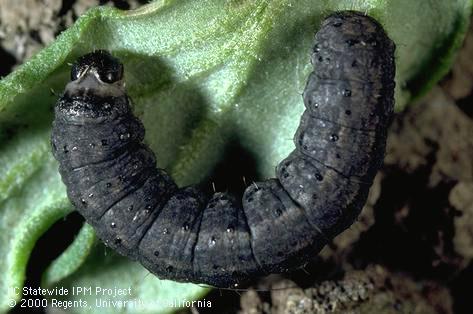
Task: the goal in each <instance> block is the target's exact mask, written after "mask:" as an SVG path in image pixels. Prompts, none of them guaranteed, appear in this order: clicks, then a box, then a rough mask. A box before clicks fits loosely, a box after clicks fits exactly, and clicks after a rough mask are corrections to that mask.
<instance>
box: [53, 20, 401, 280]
mask: <svg viewBox="0 0 473 314" xmlns="http://www.w3.org/2000/svg"><path fill="white" fill-rule="evenodd" d="M312 63H313V65H314V68H315V69H314V72H312V73H311V74H310V76H309V79H308V82H307V85H306V88H305V91H304V95H303V98H304V104H305V107H306V110H305V112H304V114H303V116H302V118H301V122H300V125H299V128H298V130H297V132H296V134H295V136H294V142H295V144H296V148H295V150H294V151H293V152H291V153H290V154H289V156H288V157H287V158H286V159H284V160H283V161H281V163H280V164H279V165H278V166H277V170H276V174H277V178H274V179H268V180H266V181H264V182H257V183H255V184H251V185H250V186H249V187H248V188H247V189H246V190H245V192H244V195H243V200H242V202H241V203H242V206H241V205H239V204H240V202H237V201H236V200H235V199H234V198H233V197H232V196H230V195H228V194H226V193H215V194H214V195H213V196H210V197H207V196H206V195H205V194H204V193H202V192H200V191H199V190H198V189H197V188H195V187H192V186H187V187H178V186H176V184H175V183H174V181H173V180H172V178H171V177H170V176H169V175H168V174H167V173H166V172H165V171H164V170H162V169H157V168H156V166H155V157H154V154H153V152H151V151H150V149H149V148H148V147H147V146H146V145H145V144H143V137H144V129H143V125H142V124H141V122H140V121H139V120H138V119H137V118H136V117H135V116H134V115H133V113H132V110H131V107H130V101H129V98H128V96H127V94H126V91H125V88H124V84H123V66H122V64H121V63H120V61H119V60H117V59H116V58H114V57H113V56H112V55H111V54H109V53H108V52H106V51H103V50H99V51H94V52H92V53H89V54H86V55H84V56H82V57H80V58H79V59H78V60H77V62H76V63H75V64H74V65H73V67H72V72H71V82H70V83H68V84H67V86H66V88H65V91H64V94H63V95H62V97H61V98H60V99H59V100H58V102H57V104H56V107H55V120H54V122H53V130H52V137H51V141H52V148H53V153H54V156H55V158H56V159H57V160H58V161H59V171H60V173H61V175H62V179H63V181H64V183H65V184H66V186H67V193H68V196H69V199H70V200H71V202H72V204H73V205H74V206H75V207H76V208H77V210H78V211H79V212H80V213H81V214H82V215H83V216H84V217H85V218H86V220H87V222H88V223H89V224H91V225H92V226H93V227H94V228H95V230H96V232H97V234H98V236H99V237H100V238H101V239H102V240H103V241H104V242H105V243H106V244H107V245H108V246H110V247H112V248H113V249H115V250H117V251H118V252H119V253H121V254H123V255H126V256H128V257H130V258H131V259H133V260H137V261H140V262H141V263H142V264H143V265H144V266H145V267H146V268H147V269H149V270H150V271H151V272H152V273H154V274H156V275H157V276H158V277H160V278H164V279H172V280H176V281H184V282H195V283H206V284H209V285H213V286H217V287H236V286H238V285H239V284H241V283H242V282H245V281H247V280H248V279H250V278H254V277H255V276H261V275H265V274H269V273H275V272H284V271H287V270H290V269H294V268H297V267H300V266H301V265H303V264H304V263H306V262H307V261H308V259H309V258H310V257H312V256H314V255H315V254H316V253H317V252H318V251H319V250H320V249H322V248H323V247H324V245H325V244H326V243H327V241H330V239H331V238H333V237H334V236H336V235H337V234H339V233H340V232H342V231H343V230H344V229H346V228H348V227H349V226H350V225H351V224H352V223H353V221H354V220H355V219H356V217H357V216H358V214H359V212H360V210H361V208H362V206H363V205H364V203H365V201H366V197H367V194H368V190H369V188H370V186H371V184H372V181H373V178H374V176H375V174H376V172H377V170H378V169H379V167H380V165H381V163H382V160H383V156H384V149H385V143H386V130H387V126H388V124H389V121H390V118H391V115H392V112H393V102H394V100H393V93H394V72H395V68H394V44H393V43H392V42H391V40H390V39H389V38H388V37H387V35H386V33H385V32H384V30H383V29H382V27H381V26H380V24H378V23H377V22H376V21H375V20H373V19H372V18H370V17H368V16H365V15H363V14H361V13H357V12H352V11H347V12H338V13H335V14H333V15H331V16H329V17H328V18H327V19H326V20H325V21H324V22H323V24H322V26H321V28H320V30H319V32H318V33H317V34H316V36H315V45H314V47H313V51H312Z"/></svg>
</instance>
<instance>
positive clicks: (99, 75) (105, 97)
mask: <svg viewBox="0 0 473 314" xmlns="http://www.w3.org/2000/svg"><path fill="white" fill-rule="evenodd" d="M128 104H129V101H128V96H127V95H126V91H125V83H124V77H123V64H122V63H121V62H120V61H119V60H118V59H117V58H115V57H113V56H112V55H111V54H110V53H109V52H108V51H106V50H95V51H94V52H91V53H88V54H86V55H83V56H82V57H80V58H79V59H78V60H77V61H76V62H75V63H74V64H73V66H72V69H71V81H70V82H69V83H68V84H67V85H66V88H65V91H64V95H63V97H61V99H60V100H59V102H58V105H57V106H56V111H57V110H59V111H60V112H61V113H62V114H61V116H62V117H63V118H64V119H65V120H68V121H76V122H87V121H89V122H92V123H101V122H103V121H104V120H113V119H115V118H117V117H119V116H121V115H123V114H124V113H126V112H128V111H129V105H128Z"/></svg>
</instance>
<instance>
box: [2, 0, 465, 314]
mask: <svg viewBox="0 0 473 314" xmlns="http://www.w3.org/2000/svg"><path fill="white" fill-rule="evenodd" d="M471 5H472V3H471V1H470V0H450V1H444V0H431V1H428V2H426V1H411V0H399V1H386V0H325V1H313V0H300V1H291V0H273V1H263V0H261V1H257V0H252V1H247V0H228V1H221V0H195V1H177V0H168V1H164V0H162V1H155V2H153V3H151V4H149V5H146V6H143V7H142V8H140V9H138V10H135V11H128V12H123V11H119V10H114V9H111V8H105V7H99V8H95V9H93V10H90V11H88V12H87V13H86V14H85V15H83V16H82V17H81V18H80V19H79V20H78V21H77V22H76V23H75V24H74V25H73V26H72V27H71V28H70V29H68V30H67V31H65V32H64V33H62V34H61V35H60V36H59V37H58V38H57V39H56V41H55V42H54V43H53V44H52V45H50V46H49V47H47V48H45V49H44V50H42V51H41V52H39V53H38V54H37V55H36V56H34V57H33V58H32V59H31V60H29V61H28V62H26V63H25V64H24V65H23V66H21V67H20V68H18V69H17V70H16V71H15V72H13V73H12V74H10V75H9V76H7V77H6V78H4V79H3V80H2V81H0V140H1V141H0V217H1V218H0V224H1V225H0V226H1V228H2V231H3V232H1V233H0V255H2V256H3V258H2V259H1V260H0V269H1V270H3V271H2V272H1V274H0V312H5V311H7V310H8V309H9V307H8V302H9V300H10V299H15V300H17V299H18V298H19V297H20V296H19V295H15V294H14V293H13V292H12V290H11V288H13V287H22V285H23V282H24V276H25V268H26V264H27V262H28V257H29V254H30V253H31V250H32V249H33V247H34V244H35V242H36V240H37V239H38V238H39V237H40V236H41V235H42V234H43V233H44V232H45V231H47V230H48V228H49V227H50V226H51V225H52V224H53V223H54V222H55V221H57V220H58V219H60V218H61V217H64V216H65V215H67V214H68V213H69V212H70V211H71V210H72V208H71V205H70V203H69V202H68V200H67V198H66V194H65V188H64V186H63V184H62V183H61V180H60V177H59V175H58V172H57V163H56V162H55V161H54V160H53V158H52V155H51V153H50V148H49V132H50V125H51V121H52V106H53V105H54V102H55V100H56V99H57V96H54V95H53V94H52V93H51V89H52V90H54V91H56V92H59V91H61V90H62V89H63V88H64V85H65V84H66V82H67V81H68V77H69V73H68V72H69V70H70V68H69V66H68V64H69V63H71V62H73V61H74V60H75V59H76V58H77V57H78V56H80V55H81V54H83V53H86V52H89V51H91V50H93V49H98V48H103V49H108V50H111V51H112V52H113V53H114V54H115V55H116V56H118V57H119V58H120V59H121V60H122V61H123V62H124V64H125V75H126V80H127V88H128V91H129V94H130V96H131V97H132V99H133V101H134V110H135V112H136V113H137V114H138V115H139V116H140V117H141V118H142V120H143V123H144V125H145V127H146V129H147V133H146V141H147V143H149V145H150V146H151V148H152V149H153V150H154V151H155V152H156V153H157V159H158V164H159V166H160V167H164V168H166V169H168V170H169V171H170V172H171V174H172V175H173V177H174V178H175V179H176V180H177V182H178V183H179V184H181V185H183V184H191V183H196V182H200V181H201V180H203V179H204V178H205V177H206V176H207V175H209V173H210V172H211V171H212V169H213V168H214V166H215V164H216V163H217V162H218V161H219V160H220V159H221V158H222V156H223V153H224V151H225V149H226V148H228V146H229V145H230V144H231V145H237V146H238V147H239V149H241V150H243V151H245V152H246V153H248V154H249V155H250V156H251V158H252V159H254V161H255V164H256V171H257V174H258V176H259V177H260V178H265V177H270V176H274V166H275V165H276V164H277V163H278V161H280V160H281V159H282V158H283V157H284V156H285V155H287V154H288V152H289V151H291V150H292V149H293V143H292V136H293V133H294V132H295V129H296V127H297V125H298V122H299V117H300V115H301V113H302V110H303V103H302V99H301V96H300V94H301V93H302V91H303V89H304V85H305V81H306V79H307V76H308V74H309V73H310V71H311V70H312V66H311V65H310V62H309V52H310V48H311V46H312V42H313V34H314V32H315V31H316V30H317V28H318V25H319V24H320V22H321V20H322V19H323V17H324V16H326V15H327V14H329V13H330V12H332V11H335V10H344V9H355V10H360V11H363V12H367V13H368V14H370V15H372V16H373V17H375V18H376V19H378V20H379V21H380V22H381V23H382V24H383V25H384V27H385V29H386V31H387V33H388V34H389V36H390V37H391V38H392V39H393V40H394V42H395V43H396V45H397V50H396V65H397V73H396V82H397V88H396V102H397V108H398V110H400V109H402V108H403V107H404V106H405V105H406V104H407V103H408V102H409V101H410V100H412V99H413V98H415V97H418V96H419V95H421V94H423V93H425V91H426V90H427V89H428V88H429V87H430V86H432V85H433V84H435V83H436V82H437V81H438V80H439V79H440V77H441V76H442V75H444V74H445V73H446V72H447V71H448V69H449V67H450V65H451V63H452V60H453V58H454V55H455V51H456V50H457V49H458V47H459V45H460V43H461V41H462V39H463V36H464V34H465V31H466V29H467V26H468V22H469V17H470V14H471ZM225 188H226V187H225V186H217V189H221V190H224V189H225ZM92 243H93V231H92V230H91V228H89V227H84V228H83V229H82V230H81V232H80V234H79V235H78V236H77V238H76V240H75V242H74V243H73V244H72V245H71V247H70V248H68V249H67V250H66V251H65V252H64V254H63V255H62V256H61V257H59V259H58V260H56V261H55V262H54V263H53V264H52V265H51V267H50V268H49V269H48V270H47V271H46V273H45V274H44V277H43V284H44V285H45V286H51V287H52V286H65V287H69V288H70V287H72V286H75V285H96V286H101V287H106V286H108V287H111V286H113V285H115V286H121V287H128V286H132V288H133V289H134V290H135V296H137V297H140V298H145V299H146V300H152V299H155V298H161V297H162V298H168V299H182V298H187V299H192V298H196V297H200V296H202V295H203V293H205V292H206V291H207V290H206V289H202V288H199V287H196V286H195V285H186V284H174V283H171V282H168V281H159V280H158V279H156V278H155V277H154V276H152V275H150V276H146V274H147V272H146V271H145V270H144V268H142V267H141V266H140V265H139V264H136V263H133V262H131V261H129V260H127V259H124V258H121V257H118V256H116V255H114V254H107V255H106V256H105V255H104V254H103V252H104V249H103V246H102V245H101V244H97V245H95V246H94V245H92ZM51 245H54V244H53V243H52V244H51ZM97 252H98V253H97ZM143 278H144V279H143ZM73 298H74V297H72V296H69V299H73ZM71 310H72V311H73V312H77V313H79V312H83V311H85V310H84V309H81V308H74V309H71ZM149 310H150V311H151V312H153V313H157V312H158V311H166V310H170V309H169V308H163V307H158V306H156V307H154V308H150V309H149ZM123 312H130V313H135V312H141V311H139V310H136V309H133V308H126V309H123Z"/></svg>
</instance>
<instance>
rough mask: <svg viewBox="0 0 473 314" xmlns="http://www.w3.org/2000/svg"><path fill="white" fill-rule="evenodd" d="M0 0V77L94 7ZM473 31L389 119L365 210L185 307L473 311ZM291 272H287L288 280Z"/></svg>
mask: <svg viewBox="0 0 473 314" xmlns="http://www.w3.org/2000/svg"><path fill="white" fill-rule="evenodd" d="M146 2H147V1H145V0H141V1H139V0H113V1H112V0H110V1H98V0H31V1H28V6H26V5H25V3H24V1H18V0H0V76H5V75H7V74H8V73H10V72H11V71H12V70H14V68H15V67H16V66H17V65H19V64H21V63H22V62H23V61H25V60H26V59H28V58H29V57H30V56H32V55H33V54H34V53H35V52H37V51H38V50H39V49H41V48H42V47H44V46H45V45H47V44H49V43H50V42H52V41H53V40H54V38H55V36H56V35H57V34H59V33H60V32H61V31H63V30H64V29H66V28H67V27H68V26H70V25H71V24H72V23H73V22H74V21H75V20H76V19H77V17H78V16H80V15H81V14H82V13H83V12H84V11H85V10H87V9H88V8H90V7H93V6H96V5H112V6H115V7H118V8H121V9H133V8H136V7H138V6H140V5H142V4H144V3H146ZM472 260H473V27H470V31H469V34H468V36H467V37H466V39H465V42H464V45H463V48H462V50H461V51H460V53H459V55H458V56H457V59H456V63H455V65H454V67H453V68H452V70H451V72H450V73H449V74H448V75H447V76H446V77H445V78H444V79H443V80H442V81H441V82H440V83H439V84H438V85H437V86H436V87H435V88H433V90H431V91H430V92H429V93H428V95H426V96H425V97H423V98H422V99H421V100H420V101H418V102H417V103H416V104H412V105H410V106H409V107H408V108H407V109H406V110H405V111H404V112H402V113H399V114H397V115H396V116H395V119H394V121H393V124H392V125H391V128H390V132H389V137H388V146H387V153H386V158H385V162H384V166H383V168H382V170H381V171H380V172H379V174H378V176H377V177H376V180H375V184H374V185H373V187H372V188H371V191H370V197H369V201H368V203H367V205H366V206H365V208H364V210H363V213H362V214H361V216H360V217H359V219H358V222H357V223H355V224H354V225H353V226H352V227H351V228H350V229H349V230H347V231H346V232H344V233H343V234H341V235H340V236H338V237H337V238H335V239H334V241H333V243H332V244H331V245H330V246H329V247H327V248H325V249H324V250H323V251H322V253H321V254H320V255H319V256H318V257H316V258H315V259H314V261H311V262H309V263H308V264H307V265H306V267H304V269H301V270H298V271H295V272H293V273H290V274H286V275H277V276H276V275H275V276H270V277H268V278H265V279H263V280H261V281H260V282H258V283H257V284H255V286H253V287H252V288H251V289H249V290H246V291H240V292H235V291H226V290H214V291H213V292H211V293H210V295H208V296H207V297H206V299H207V300H211V301H212V305H213V307H212V308H211V309H205V310H202V309H190V310H189V311H190V312H192V313H247V314H259V313H320V314H323V313H370V314H371V313H373V314H375V313H416V314H417V313H419V314H420V313H445V314H450V313H456V314H459V313H473V262H472ZM289 278H290V279H289Z"/></svg>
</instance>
